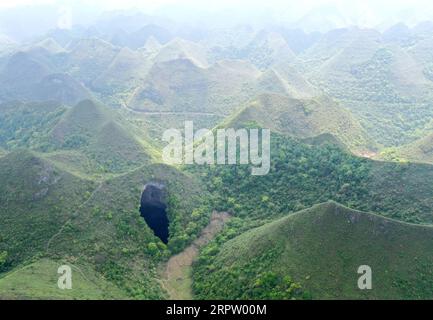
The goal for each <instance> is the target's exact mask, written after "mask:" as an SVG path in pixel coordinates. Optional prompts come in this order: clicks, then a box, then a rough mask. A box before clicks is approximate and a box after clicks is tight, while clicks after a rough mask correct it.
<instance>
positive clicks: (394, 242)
mask: <svg viewBox="0 0 433 320" xmlns="http://www.w3.org/2000/svg"><path fill="white" fill-rule="evenodd" d="M432 245H433V228H432V227H431V226H417V225H411V224H405V223H401V222H397V221H394V220H389V219H386V218H383V217H380V216H377V215H374V214H370V213H365V212H360V211H354V210H351V209H348V208H346V207H343V206H341V205H338V204H336V203H334V202H328V203H324V204H320V205H316V206H314V207H312V208H311V209H307V210H304V211H301V212H299V213H295V214H292V215H289V216H287V217H284V218H282V219H280V220H277V221H275V222H272V223H269V224H266V225H264V226H262V227H259V228H257V229H252V230H251V231H248V232H246V233H244V234H242V235H240V236H238V237H237V238H235V239H233V240H230V241H228V242H227V243H225V244H224V245H222V247H221V248H220V250H219V251H218V250H217V254H215V249H214V250H209V249H208V250H207V251H206V249H205V250H204V251H203V252H202V259H201V261H202V262H201V263H199V264H198V265H197V266H196V267H195V273H194V279H195V284H194V288H195V292H196V294H197V297H198V298H205V299H227V298H231V299H251V298H256V299H257V298H258V299H260V298H271V299H272V298H274V299H275V298H277V299H278V298H286V299H287V298H293V297H298V298H299V297H300V298H305V297H310V298H314V299H342V298H345V299H431V298H432V297H433V290H432V279H433V277H432V275H433V269H432V267H431V266H432V262H433V253H432V251H431V247H432ZM214 248H215V247H214ZM361 265H368V266H370V267H371V269H372V289H371V290H360V289H359V288H358V286H357V282H358V278H359V277H360V275H359V274H357V270H358V268H359V266H361Z"/></svg>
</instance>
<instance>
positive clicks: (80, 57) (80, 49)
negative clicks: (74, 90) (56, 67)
mask: <svg viewBox="0 0 433 320" xmlns="http://www.w3.org/2000/svg"><path fill="white" fill-rule="evenodd" d="M67 49H68V51H69V52H68V55H67V59H66V63H65V67H66V69H68V70H70V73H71V75H72V76H73V77H74V78H76V79H77V80H79V81H82V82H83V83H84V84H85V85H87V86H89V87H91V84H92V82H93V80H94V79H96V78H97V77H98V76H99V75H100V74H102V73H103V72H104V71H105V70H106V68H107V67H108V66H109V65H110V63H111V62H112V61H113V59H114V58H115V57H116V55H117V54H118V52H119V50H120V49H119V48H117V47H115V46H113V45H112V44H111V43H108V42H105V41H103V40H101V39H97V38H92V39H80V40H77V41H75V42H73V43H71V44H70V45H69V46H68V48H67Z"/></svg>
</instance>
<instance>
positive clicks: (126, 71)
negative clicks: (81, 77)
mask: <svg viewBox="0 0 433 320" xmlns="http://www.w3.org/2000/svg"><path fill="white" fill-rule="evenodd" d="M151 63H152V61H151V59H148V57H147V56H146V54H145V53H144V52H141V51H133V50H131V49H128V48H122V49H121V50H120V51H119V53H118V54H117V55H116V56H115V58H114V59H113V61H111V63H110V64H109V65H108V66H107V68H106V69H105V70H104V71H103V72H102V73H101V74H100V75H99V76H98V78H96V79H95V80H94V81H93V82H92V86H93V87H94V88H95V89H96V90H98V91H99V92H104V93H108V94H112V93H116V92H122V93H124V92H125V91H126V92H127V91H130V90H132V89H133V88H135V87H137V86H138V85H139V84H141V81H143V80H144V79H145V76H146V74H147V72H148V71H149V69H150V67H151Z"/></svg>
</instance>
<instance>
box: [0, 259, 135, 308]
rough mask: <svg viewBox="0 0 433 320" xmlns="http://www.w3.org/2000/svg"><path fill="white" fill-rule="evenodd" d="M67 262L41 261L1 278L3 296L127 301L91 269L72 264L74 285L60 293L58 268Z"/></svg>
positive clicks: (123, 295)
mask: <svg viewBox="0 0 433 320" xmlns="http://www.w3.org/2000/svg"><path fill="white" fill-rule="evenodd" d="M64 263H65V262H64V261H56V260H51V259H41V260H38V261H36V262H33V263H31V264H29V265H25V266H24V267H22V268H19V269H17V270H14V271H12V272H10V273H7V274H5V275H3V276H2V277H0V297H1V298H2V299H7V300H32V299H42V300H53V299H54V300H63V299H65V300H87V299H92V300H95V299H96V300H103V299H127V298H128V295H127V293H126V292H123V291H122V290H121V289H119V288H118V287H116V286H115V285H114V284H113V283H110V282H108V281H107V280H106V279H104V277H103V276H102V275H101V274H98V273H97V272H95V270H94V269H92V267H91V266H89V265H85V264H80V265H78V266H77V265H70V264H68V265H70V266H71V270H72V273H73V280H72V281H73V285H72V288H71V289H70V290H59V288H58V286H57V281H58V277H59V274H58V273H57V269H58V268H59V267H60V266H61V265H64Z"/></svg>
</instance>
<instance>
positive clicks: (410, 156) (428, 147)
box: [379, 134, 433, 164]
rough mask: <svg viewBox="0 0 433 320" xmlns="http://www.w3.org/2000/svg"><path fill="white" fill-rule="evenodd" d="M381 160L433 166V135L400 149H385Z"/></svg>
mask: <svg viewBox="0 0 433 320" xmlns="http://www.w3.org/2000/svg"><path fill="white" fill-rule="evenodd" d="M379 157H380V158H383V159H386V160H391V161H392V160H397V161H412V162H422V163H429V164H433V134H428V135H426V136H424V137H422V138H420V139H418V140H415V141H414V142H412V143H410V144H407V145H404V146H401V147H399V148H389V149H385V150H384V151H383V152H382V153H381V154H380V155H379Z"/></svg>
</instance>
